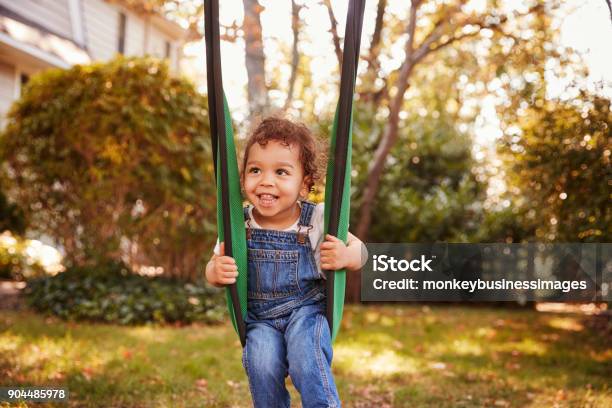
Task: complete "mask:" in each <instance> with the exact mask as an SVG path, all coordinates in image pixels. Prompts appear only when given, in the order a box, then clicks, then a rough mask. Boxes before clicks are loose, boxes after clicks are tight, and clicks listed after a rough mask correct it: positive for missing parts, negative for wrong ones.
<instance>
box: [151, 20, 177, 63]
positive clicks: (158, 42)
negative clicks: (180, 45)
mask: <svg viewBox="0 0 612 408" xmlns="http://www.w3.org/2000/svg"><path fill="white" fill-rule="evenodd" d="M166 41H170V43H171V44H172V40H171V39H170V38H168V37H167V36H166V35H165V34H164V33H163V32H162V31H161V30H159V29H158V28H157V27H155V26H154V25H151V27H150V28H149V49H148V53H149V54H151V55H153V56H156V57H158V58H165V57H166ZM172 48H174V47H172ZM170 56H172V53H171V55H170Z"/></svg>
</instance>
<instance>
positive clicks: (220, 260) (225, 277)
mask: <svg viewBox="0 0 612 408" xmlns="http://www.w3.org/2000/svg"><path fill="white" fill-rule="evenodd" d="M219 247H220V248H219V252H220V253H221V255H219V256H217V255H215V256H213V258H212V259H211V260H210V263H212V267H210V268H206V279H207V280H208V282H210V283H211V284H213V285H215V286H219V285H230V284H232V283H235V282H236V277H237V276H238V266H236V261H235V260H234V258H232V257H231V256H224V255H225V244H224V243H223V242H221V244H220V245H219Z"/></svg>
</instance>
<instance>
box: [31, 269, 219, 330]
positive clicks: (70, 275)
mask: <svg viewBox="0 0 612 408" xmlns="http://www.w3.org/2000/svg"><path fill="white" fill-rule="evenodd" d="M26 294H27V300H28V303H29V305H30V306H32V307H33V308H34V309H35V310H37V311H40V312H43V313H51V314H54V315H56V316H59V317H61V318H63V319H66V320H88V321H101V322H109V323H111V322H112V323H118V324H125V325H128V324H141V323H146V322H155V323H192V322H196V321H197V322H205V323H216V322H220V321H221V320H222V319H223V317H224V310H225V308H224V297H223V292H222V291H219V290H215V289H210V288H207V287H204V286H202V285H198V284H192V283H185V282H180V281H177V280H173V279H168V278H160V277H157V278H148V277H144V276H140V275H135V274H133V273H131V272H130V271H129V270H128V268H127V267H126V266H125V265H123V264H120V263H109V264H106V265H102V266H98V267H72V268H69V269H67V270H66V271H65V272H63V273H60V274H58V275H56V276H52V277H44V278H38V279H33V280H31V281H29V282H28V286H27V288H26Z"/></svg>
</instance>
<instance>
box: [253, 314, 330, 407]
mask: <svg viewBox="0 0 612 408" xmlns="http://www.w3.org/2000/svg"><path fill="white" fill-rule="evenodd" d="M248 320H249V323H248V324H247V342H246V347H245V348H244V350H243V355H242V363H243V365H244V368H245V369H246V372H247V375H248V377H249V387H250V390H251V395H252V397H253V403H254V405H255V407H257V408H260V407H261V408H264V407H266V408H276V407H289V406H290V405H291V402H290V397H289V392H288V391H287V388H286V387H285V377H287V374H289V376H290V377H291V381H292V382H293V384H294V385H295V387H296V388H297V390H298V391H299V393H300V396H301V398H302V406H303V407H304V408H311V407H312V408H314V407H340V399H339V398H338V392H337V390H336V384H335V383H334V377H333V376H332V373H331V361H332V347H331V337H330V333H329V325H328V324H327V319H326V318H325V314H324V310H323V309H322V307H321V306H320V305H309V306H303V307H300V308H298V309H295V310H293V312H292V313H291V314H290V315H288V316H285V317H281V318H277V319H269V320H258V321H252V320H251V319H248Z"/></svg>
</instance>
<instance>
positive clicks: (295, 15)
mask: <svg viewBox="0 0 612 408" xmlns="http://www.w3.org/2000/svg"><path fill="white" fill-rule="evenodd" d="M301 8H302V6H299V5H298V4H297V3H296V2H295V0H291V31H292V32H293V47H292V50H291V76H290V77H289V90H288V91H287V99H285V103H284V104H283V110H287V109H288V108H289V105H290V104H291V101H292V100H293V91H294V89H295V80H296V79H297V69H298V64H299V63H300V54H299V50H298V42H299V40H300V10H301Z"/></svg>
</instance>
